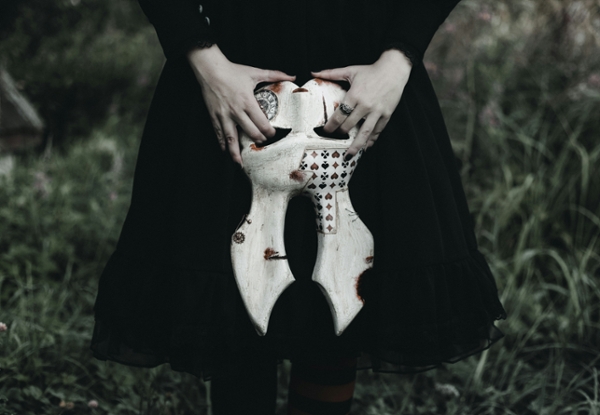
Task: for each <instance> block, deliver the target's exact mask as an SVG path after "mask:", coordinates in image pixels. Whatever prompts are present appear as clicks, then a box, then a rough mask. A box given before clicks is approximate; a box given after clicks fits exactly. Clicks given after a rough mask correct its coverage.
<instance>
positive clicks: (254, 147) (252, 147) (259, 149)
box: [250, 143, 265, 151]
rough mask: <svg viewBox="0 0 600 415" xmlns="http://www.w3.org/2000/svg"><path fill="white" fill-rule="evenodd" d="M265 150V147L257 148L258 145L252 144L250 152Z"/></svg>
mask: <svg viewBox="0 0 600 415" xmlns="http://www.w3.org/2000/svg"><path fill="white" fill-rule="evenodd" d="M264 149H265V147H257V146H256V144H254V143H252V144H250V150H252V151H261V150H264Z"/></svg>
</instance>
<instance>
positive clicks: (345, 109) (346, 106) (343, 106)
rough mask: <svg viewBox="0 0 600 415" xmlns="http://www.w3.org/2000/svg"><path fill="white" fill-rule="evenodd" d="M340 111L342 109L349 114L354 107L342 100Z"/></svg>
mask: <svg viewBox="0 0 600 415" xmlns="http://www.w3.org/2000/svg"><path fill="white" fill-rule="evenodd" d="M340 111H342V112H343V113H344V114H346V115H350V114H352V111H354V108H352V107H351V106H349V105H346V104H344V103H343V102H342V103H341V104H340Z"/></svg>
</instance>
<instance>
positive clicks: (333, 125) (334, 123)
mask: <svg viewBox="0 0 600 415" xmlns="http://www.w3.org/2000/svg"><path fill="white" fill-rule="evenodd" d="M344 104H346V105H347V106H349V107H350V108H354V107H355V106H356V104H357V100H356V99H354V98H353V97H352V96H351V95H350V94H346V97H345V98H344ZM340 105H341V104H340ZM352 113H354V111H352ZM346 118H348V114H345V113H344V112H342V110H341V109H340V107H339V106H338V107H337V109H336V110H335V111H334V112H333V114H332V115H331V117H330V118H329V120H327V122H326V123H325V125H324V126H323V129H324V130H325V132H328V133H330V132H333V131H335V130H337V129H338V128H339V126H340V125H342V123H343V122H344V121H346Z"/></svg>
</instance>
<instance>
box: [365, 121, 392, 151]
mask: <svg viewBox="0 0 600 415" xmlns="http://www.w3.org/2000/svg"><path fill="white" fill-rule="evenodd" d="M389 120H390V118H389V117H381V118H380V119H379V121H377V124H375V128H373V132H372V133H371V136H370V137H369V140H368V141H367V148H370V147H373V144H375V141H377V139H378V138H379V135H380V134H381V133H382V132H383V130H384V129H385V126H386V125H387V123H388V121H389Z"/></svg>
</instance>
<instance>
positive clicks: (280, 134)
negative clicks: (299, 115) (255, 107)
mask: <svg viewBox="0 0 600 415" xmlns="http://www.w3.org/2000/svg"><path fill="white" fill-rule="evenodd" d="M291 132H292V129H291V128H277V127H275V135H274V136H273V137H271V138H269V137H267V141H265V142H262V143H257V144H256V147H258V148H261V147H265V146H268V145H270V144H273V143H276V142H278V141H279V140H282V139H284V138H285V137H287V135H288V134H289V133H291Z"/></svg>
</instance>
